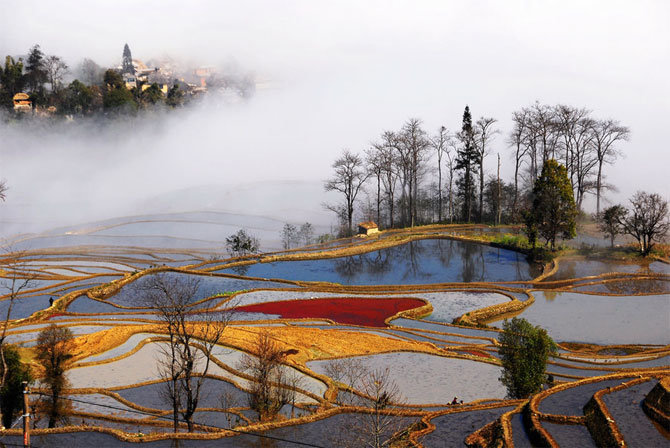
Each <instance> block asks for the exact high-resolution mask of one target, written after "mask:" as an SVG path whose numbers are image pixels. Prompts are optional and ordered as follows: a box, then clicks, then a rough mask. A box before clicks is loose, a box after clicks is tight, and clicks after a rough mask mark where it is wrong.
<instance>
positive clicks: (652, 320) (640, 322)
mask: <svg viewBox="0 0 670 448" xmlns="http://www.w3.org/2000/svg"><path fill="white" fill-rule="evenodd" d="M533 294H534V295H535V297H536V299H535V303H533V304H532V305H531V306H529V307H528V308H526V309H525V310H524V311H523V313H521V314H520V317H523V318H525V319H527V320H528V321H529V322H531V323H532V324H533V325H539V326H541V327H542V328H545V329H546V330H547V332H548V333H549V334H550V335H552V337H553V338H554V339H555V340H557V341H564V342H584V343H592V344H602V345H607V344H657V345H668V344H670V325H668V323H669V320H668V318H669V316H670V315H669V314H668V313H669V312H670V294H655V295H640V296H598V295H593V294H579V293H573V292H553V291H534V292H533ZM493 325H494V326H496V327H499V326H500V325H501V322H500V321H498V322H494V323H493Z"/></svg>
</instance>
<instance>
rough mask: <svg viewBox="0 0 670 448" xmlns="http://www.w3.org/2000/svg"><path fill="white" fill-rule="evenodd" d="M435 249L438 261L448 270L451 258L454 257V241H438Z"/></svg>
mask: <svg viewBox="0 0 670 448" xmlns="http://www.w3.org/2000/svg"><path fill="white" fill-rule="evenodd" d="M435 249H436V251H437V259H438V260H440V263H442V266H444V267H445V268H447V269H448V268H449V265H450V264H451V257H453V255H454V240H436V244H435Z"/></svg>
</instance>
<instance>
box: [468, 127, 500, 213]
mask: <svg viewBox="0 0 670 448" xmlns="http://www.w3.org/2000/svg"><path fill="white" fill-rule="evenodd" d="M497 121H498V120H496V119H495V118H490V117H481V118H480V119H479V120H477V123H475V129H474V135H475V151H476V153H477V168H478V169H479V222H482V221H483V220H484V158H485V157H486V156H487V155H488V154H489V151H490V148H489V146H490V143H491V140H492V139H493V137H494V136H495V135H496V134H498V133H500V131H499V130H498V129H496V128H495V127H494V126H495V124H496V122H497Z"/></svg>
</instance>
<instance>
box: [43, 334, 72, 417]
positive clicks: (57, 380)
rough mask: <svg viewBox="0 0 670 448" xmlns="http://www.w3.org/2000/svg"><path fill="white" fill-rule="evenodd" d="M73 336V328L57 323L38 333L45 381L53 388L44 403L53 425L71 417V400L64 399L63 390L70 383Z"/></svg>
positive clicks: (44, 382)
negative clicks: (68, 373) (68, 414)
mask: <svg viewBox="0 0 670 448" xmlns="http://www.w3.org/2000/svg"><path fill="white" fill-rule="evenodd" d="M72 338H73V336H72V332H71V331H70V329H69V328H67V327H58V326H56V325H55V324H51V325H49V326H48V327H46V328H45V329H43V330H42V331H40V333H39V335H38V336H37V347H36V352H37V356H36V357H37V360H38V361H39V363H40V364H41V365H42V368H43V369H44V378H43V379H42V381H41V382H42V383H43V384H44V385H46V386H47V388H48V390H49V393H48V395H47V397H46V400H44V401H42V402H41V403H40V407H44V408H45V410H44V412H45V413H46V414H47V415H48V416H49V428H54V427H55V426H56V424H57V423H58V422H66V421H67V416H66V410H67V408H68V403H69V402H68V401H66V400H64V399H63V391H64V390H65V389H67V388H68V387H69V382H68V380H67V377H66V376H65V367H66V363H67V361H68V360H70V359H71V358H72V350H73V347H72Z"/></svg>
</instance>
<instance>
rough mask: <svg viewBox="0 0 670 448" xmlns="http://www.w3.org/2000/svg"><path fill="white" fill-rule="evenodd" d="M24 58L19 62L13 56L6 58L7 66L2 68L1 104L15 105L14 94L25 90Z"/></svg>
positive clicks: (8, 106)
mask: <svg viewBox="0 0 670 448" xmlns="http://www.w3.org/2000/svg"><path fill="white" fill-rule="evenodd" d="M24 82H25V79H24V77H23V60H21V59H19V61H18V62H16V61H15V60H14V58H12V57H11V56H7V57H6V58H5V68H4V69H2V70H0V105H2V106H5V107H7V108H12V107H13V104H14V103H13V102H12V99H13V98H14V95H15V94H17V93H19V92H21V91H22V90H23V85H24Z"/></svg>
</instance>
